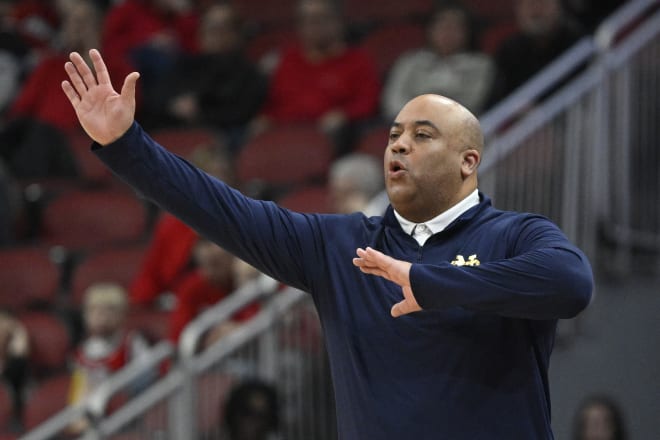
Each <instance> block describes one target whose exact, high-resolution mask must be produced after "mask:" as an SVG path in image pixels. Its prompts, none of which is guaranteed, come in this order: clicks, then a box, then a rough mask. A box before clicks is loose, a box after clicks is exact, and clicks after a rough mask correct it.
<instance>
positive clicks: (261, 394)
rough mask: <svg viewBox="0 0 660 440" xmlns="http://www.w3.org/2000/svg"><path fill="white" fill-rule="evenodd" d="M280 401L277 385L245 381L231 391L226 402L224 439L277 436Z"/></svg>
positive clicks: (266, 438)
mask: <svg viewBox="0 0 660 440" xmlns="http://www.w3.org/2000/svg"><path fill="white" fill-rule="evenodd" d="M279 411H280V403H279V398H278V395H277V390H276V389H275V387H274V386H272V385H270V384H268V383H266V382H263V381H261V380H246V381H244V382H242V383H239V384H238V385H236V386H235V387H234V388H233V389H232V390H231V392H230V394H229V398H228V399H227V402H226V405H225V414H224V423H223V428H224V429H223V434H224V435H223V436H221V438H222V439H223V440H268V439H273V438H277V432H278V430H279V426H280V414H279Z"/></svg>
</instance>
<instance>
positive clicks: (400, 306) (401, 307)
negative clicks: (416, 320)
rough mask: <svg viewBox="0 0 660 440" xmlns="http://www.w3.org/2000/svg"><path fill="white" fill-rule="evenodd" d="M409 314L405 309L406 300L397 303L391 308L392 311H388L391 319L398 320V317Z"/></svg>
mask: <svg viewBox="0 0 660 440" xmlns="http://www.w3.org/2000/svg"><path fill="white" fill-rule="evenodd" d="M408 313H410V312H409V311H407V309H406V300H405V299H404V300H403V301H399V302H398V303H396V304H394V305H393V306H392V310H390V314H391V315H392V317H393V318H398V317H399V316H403V315H407V314H408Z"/></svg>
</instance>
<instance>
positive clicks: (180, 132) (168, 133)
mask: <svg viewBox="0 0 660 440" xmlns="http://www.w3.org/2000/svg"><path fill="white" fill-rule="evenodd" d="M152 138H153V139H154V140H155V141H156V142H158V143H159V144H161V145H162V146H163V147H165V148H167V149H168V150H169V151H171V152H172V153H174V154H177V155H179V156H181V157H184V158H189V157H190V155H191V154H192V152H193V151H195V149H196V148H198V147H200V146H207V145H214V144H216V143H217V142H218V137H217V135H216V134H215V133H214V132H213V131H211V130H208V129H205V128H161V129H159V130H155V131H154V132H153V133H152Z"/></svg>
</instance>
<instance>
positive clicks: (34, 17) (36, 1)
mask: <svg viewBox="0 0 660 440" xmlns="http://www.w3.org/2000/svg"><path fill="white" fill-rule="evenodd" d="M9 1H10V2H11V3H13V7H12V11H11V18H12V21H13V25H14V27H15V28H16V30H17V31H18V32H19V33H20V35H21V36H22V37H23V38H24V39H25V41H26V42H27V43H28V44H29V46H30V47H31V48H33V49H34V50H36V51H41V50H43V49H46V48H48V47H49V46H50V44H51V41H52V39H53V37H55V35H56V33H57V29H58V27H59V26H60V17H58V13H57V9H56V7H55V6H56V5H55V2H53V1H51V0H14V1H11V0H9Z"/></svg>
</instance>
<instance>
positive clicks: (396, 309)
mask: <svg viewBox="0 0 660 440" xmlns="http://www.w3.org/2000/svg"><path fill="white" fill-rule="evenodd" d="M357 255H358V256H357V258H353V264H354V265H356V266H357V267H359V268H360V270H361V271H362V272H364V273H367V274H371V275H378V276H380V277H383V278H385V279H386V280H389V281H392V282H393V283H396V284H398V285H399V286H401V289H402V290H403V300H402V301H400V302H398V303H396V304H394V306H392V310H391V312H390V313H391V314H392V316H393V317H395V318H397V317H399V316H401V315H406V314H408V313H412V312H418V311H420V310H422V308H421V307H420V306H419V304H417V300H416V299H415V296H414V295H413V292H412V288H411V287H410V267H411V266H412V264H411V263H408V262H407V261H402V260H397V259H394V258H392V257H389V256H387V255H385V254H383V253H382V252H379V251H377V250H375V249H372V248H370V247H368V248H366V249H362V248H358V249H357Z"/></svg>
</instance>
